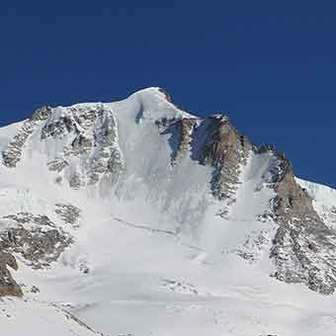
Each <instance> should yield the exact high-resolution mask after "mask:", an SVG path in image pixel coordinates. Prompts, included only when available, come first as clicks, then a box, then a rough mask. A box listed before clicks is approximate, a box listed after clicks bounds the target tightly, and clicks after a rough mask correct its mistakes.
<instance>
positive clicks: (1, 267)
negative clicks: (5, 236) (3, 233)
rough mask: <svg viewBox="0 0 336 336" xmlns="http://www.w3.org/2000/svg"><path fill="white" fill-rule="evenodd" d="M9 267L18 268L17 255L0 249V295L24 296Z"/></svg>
mask: <svg viewBox="0 0 336 336" xmlns="http://www.w3.org/2000/svg"><path fill="white" fill-rule="evenodd" d="M8 267H10V268H12V269H13V270H15V271H16V270H17V269H18V265H17V262H16V259H15V257H14V256H13V255H12V254H9V253H6V252H2V251H0V297H1V296H22V290H21V288H20V286H19V285H18V284H17V283H16V281H15V280H14V279H13V277H12V275H11V273H10V272H9V270H8Z"/></svg>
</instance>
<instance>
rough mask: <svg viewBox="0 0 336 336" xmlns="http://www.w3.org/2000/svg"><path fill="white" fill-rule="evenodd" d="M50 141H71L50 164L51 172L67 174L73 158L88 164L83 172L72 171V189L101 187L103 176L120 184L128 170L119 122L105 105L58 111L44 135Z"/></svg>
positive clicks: (81, 170) (44, 130) (44, 129)
mask: <svg viewBox="0 0 336 336" xmlns="http://www.w3.org/2000/svg"><path fill="white" fill-rule="evenodd" d="M50 138H57V139H67V138H68V139H69V141H68V142H66V141H65V143H64V147H63V149H62V151H61V152H59V153H58V154H57V157H55V159H53V160H51V161H50V162H49V163H48V167H49V169H50V170H52V171H54V172H57V173H61V172H66V171H67V169H68V166H69V162H71V160H72V159H73V158H79V159H80V160H81V162H83V163H84V164H83V166H82V167H81V169H80V171H79V170H78V171H76V170H74V169H73V167H72V169H71V172H70V173H69V185H70V187H71V188H74V189H79V188H81V187H83V186H85V185H94V184H97V183H98V182H99V181H100V180H101V178H102V177H103V176H107V177H110V178H111V179H113V180H116V179H118V177H119V176H120V174H121V172H122V170H123V168H124V163H123V158H122V153H121V150H120V147H119V143H118V128H117V121H116V118H115V117H114V115H113V113H112V112H111V111H110V110H108V109H106V108H105V107H104V105H103V104H95V105H92V106H80V105H78V106H73V107H71V108H64V109H63V110H59V108H58V109H55V112H54V115H53V118H51V120H49V121H48V122H47V123H46V124H45V125H44V127H43V129H42V133H41V139H42V140H47V139H50ZM70 139H71V140H70ZM83 168H84V169H83Z"/></svg>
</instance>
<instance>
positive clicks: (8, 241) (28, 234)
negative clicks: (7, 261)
mask: <svg viewBox="0 0 336 336" xmlns="http://www.w3.org/2000/svg"><path fill="white" fill-rule="evenodd" d="M4 220H9V221H10V222H11V223H12V225H11V227H10V228H9V229H7V230H5V231H2V232H1V233H0V250H2V251H7V252H10V253H17V254H20V255H21V256H22V257H23V258H24V260H25V261H26V263H27V264H29V265H31V266H32V267H33V268H36V269H38V268H42V267H46V266H49V265H50V264H51V263H52V262H54V261H56V260H57V259H58V258H59V256H60V255H61V253H62V252H63V251H64V250H65V248H67V247H68V246H69V245H70V244H71V243H72V238H71V237H70V235H69V234H67V233H65V232H64V231H63V230H61V229H60V228H57V226H56V225H55V223H53V222H52V221H51V220H50V219H49V218H48V217H47V216H41V215H33V214H31V213H18V214H16V215H10V216H6V217H4Z"/></svg>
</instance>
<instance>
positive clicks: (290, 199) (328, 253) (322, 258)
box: [270, 155, 336, 294]
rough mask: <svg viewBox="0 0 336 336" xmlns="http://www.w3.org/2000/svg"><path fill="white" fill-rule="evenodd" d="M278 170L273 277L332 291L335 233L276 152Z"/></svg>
mask: <svg viewBox="0 0 336 336" xmlns="http://www.w3.org/2000/svg"><path fill="white" fill-rule="evenodd" d="M278 160H279V169H278V172H281V173H279V174H277V175H274V186H273V187H274V190H275V192H276V197H275V198H274V199H273V203H272V204H273V211H274V220H275V221H276V223H277V224H278V225H279V228H278V230H277V232H276V235H275V237H274V240H273V246H272V249H271V255H270V256H271V258H272V260H273V262H274V264H275V266H276V271H275V272H274V274H273V276H274V277H276V278H277V279H279V280H283V281H286V282H290V283H293V282H294V283H305V284H306V285H307V286H308V287H309V288H310V289H312V290H315V291H318V292H320V293H322V294H331V293H333V292H334V290H335V287H336V232H335V231H334V230H333V229H331V228H329V227H327V226H326V225H325V223H324V222H323V221H322V220H321V218H320V217H319V216H318V214H317V213H316V211H315V210H314V208H313V204H312V199H311V197H310V196H309V195H308V194H307V192H306V191H305V190H304V189H303V188H301V186H299V184H298V183H297V182H296V180H295V177H294V173H293V169H292V167H291V165H290V163H289V161H288V160H287V159H286V158H285V157H284V156H282V155H278Z"/></svg>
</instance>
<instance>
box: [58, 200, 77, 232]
mask: <svg viewBox="0 0 336 336" xmlns="http://www.w3.org/2000/svg"><path fill="white" fill-rule="evenodd" d="M55 213H56V214H57V215H59V217H60V218H61V219H62V220H63V222H65V223H66V224H71V225H72V226H73V227H77V226H78V219H79V217H80V214H81V210H80V209H79V208H77V207H76V206H74V205H72V204H63V203H57V204H56V209H55Z"/></svg>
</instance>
